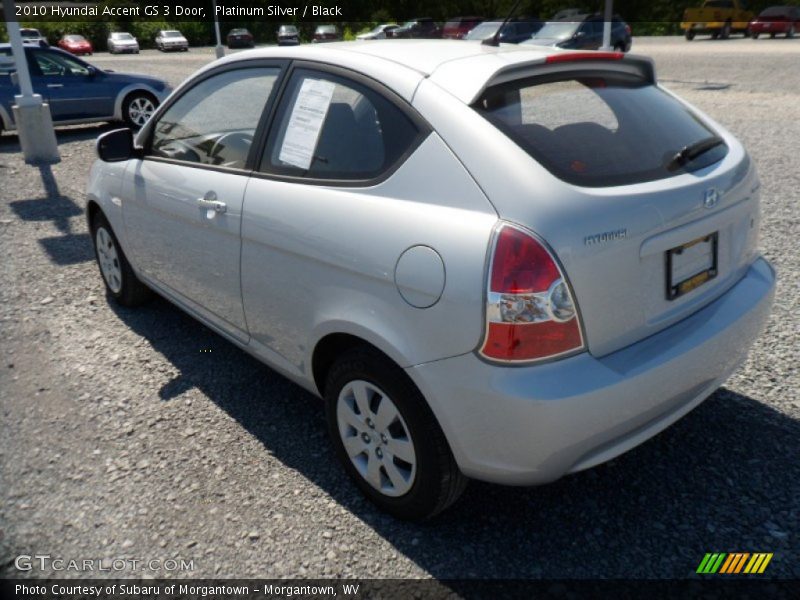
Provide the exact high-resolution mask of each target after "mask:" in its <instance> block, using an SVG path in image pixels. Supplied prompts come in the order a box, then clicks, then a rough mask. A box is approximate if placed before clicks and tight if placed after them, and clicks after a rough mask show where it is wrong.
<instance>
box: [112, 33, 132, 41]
mask: <svg viewBox="0 0 800 600" xmlns="http://www.w3.org/2000/svg"><path fill="white" fill-rule="evenodd" d="M111 37H112V38H113V39H115V40H132V39H133V36H132V35H131V34H130V33H112V34H111Z"/></svg>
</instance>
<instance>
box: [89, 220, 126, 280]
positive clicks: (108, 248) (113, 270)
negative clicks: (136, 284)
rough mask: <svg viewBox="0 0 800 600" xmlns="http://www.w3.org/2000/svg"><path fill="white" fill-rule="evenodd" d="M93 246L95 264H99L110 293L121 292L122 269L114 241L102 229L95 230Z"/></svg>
mask: <svg viewBox="0 0 800 600" xmlns="http://www.w3.org/2000/svg"><path fill="white" fill-rule="evenodd" d="M95 244H96V246H97V262H99V263H100V271H101V272H102V273H103V279H105V280H106V284H108V287H109V289H111V291H112V292H114V293H115V294H119V292H120V290H122V267H121V266H120V262H119V255H118V254H117V247H116V245H115V244H114V240H113V238H112V237H111V234H110V233H109V232H108V231H107V230H106V229H105V228H104V227H98V228H97V233H96V234H95Z"/></svg>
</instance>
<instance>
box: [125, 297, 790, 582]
mask: <svg viewBox="0 0 800 600" xmlns="http://www.w3.org/2000/svg"><path fill="white" fill-rule="evenodd" d="M111 306H112V309H113V310H114V311H115V312H116V313H117V315H118V316H119V318H120V319H122V321H124V322H125V323H126V325H128V326H129V327H130V328H131V329H132V330H134V331H135V332H136V333H138V334H139V335H141V336H143V337H144V338H146V339H147V340H148V341H149V342H150V343H151V344H152V346H153V348H154V349H155V350H156V351H158V352H160V353H161V354H162V355H163V356H164V357H166V359H167V360H169V361H170V362H171V363H172V364H173V365H174V366H175V368H176V369H177V370H178V371H179V373H180V374H179V376H178V377H177V378H176V379H174V380H173V381H171V382H170V383H169V384H167V385H165V386H164V387H163V388H162V389H161V390H160V391H159V394H160V397H161V398H162V399H163V400H164V401H171V400H173V399H175V398H176V397H177V396H179V395H180V394H181V393H183V392H184V391H186V390H188V389H192V388H198V389H199V390H200V391H201V392H202V393H203V394H205V395H206V396H207V397H208V398H210V399H211V400H212V401H213V402H215V403H216V404H217V405H218V406H219V407H220V408H222V409H223V410H225V411H226V412H227V413H228V414H229V415H230V416H232V417H233V418H235V419H236V420H237V421H238V422H239V423H240V424H241V426H242V427H244V428H245V429H246V430H247V431H248V432H250V433H251V434H252V435H253V436H255V438H257V439H258V440H259V441H260V442H261V443H262V444H263V446H264V447H265V451H268V452H269V453H270V454H271V455H273V456H274V457H276V458H278V459H279V460H281V461H282V462H283V463H284V464H285V465H286V466H287V467H289V468H291V469H294V470H297V471H298V472H299V473H301V474H303V475H304V476H305V477H306V478H308V479H309V480H310V481H311V482H313V483H314V484H315V485H317V486H319V487H320V488H321V489H323V490H325V491H326V492H327V493H328V494H330V495H331V496H332V497H333V498H334V499H335V500H336V501H337V502H339V503H340V504H341V505H342V506H344V507H346V508H347V509H348V510H350V511H351V512H352V513H354V514H355V515H356V516H357V517H358V518H360V519H361V520H363V521H364V522H366V523H368V524H369V525H370V526H371V527H373V528H374V530H375V531H376V532H378V533H379V534H380V535H381V536H382V537H384V538H385V539H386V540H387V541H389V542H390V543H391V544H393V545H394V546H395V547H396V548H397V550H398V551H399V552H401V553H402V554H404V555H405V556H407V557H408V558H410V559H411V560H413V561H414V562H416V563H417V564H418V565H419V566H420V567H421V568H423V569H424V570H426V571H428V572H429V573H431V574H432V575H433V576H434V577H437V578H440V579H453V578H536V577H556V578H557V577H618V578H637V577H651V578H653V577H656V578H669V577H685V576H689V575H691V574H693V573H694V571H695V569H696V568H697V566H698V564H699V562H700V560H701V559H702V558H703V555H704V554H705V553H706V552H714V551H717V552H719V551H726V552H732V551H742V552H774V553H775V559H773V562H772V564H771V566H770V571H771V573H772V575H773V576H776V575H782V576H784V577H786V576H791V575H794V576H795V577H796V576H797V575H798V574H799V573H800V571H798V567H797V565H798V564H800V563H798V560H797V558H799V557H798V556H797V550H796V544H791V543H790V542H791V540H792V538H793V537H794V536H796V535H797V534H798V532H797V531H791V530H790V528H791V526H788V525H785V523H789V522H790V523H797V511H798V505H797V498H798V497H800V461H798V460H797V457H798V456H800V422H798V421H797V420H795V419H792V418H790V417H788V416H787V415H784V414H783V413H781V412H778V411H776V410H774V409H772V408H770V407H769V406H767V405H765V404H763V403H761V402H759V401H758V400H757V399H753V398H749V397H746V396H742V395H740V394H737V393H735V392H733V391H731V390H728V389H725V388H723V389H720V390H719V391H717V392H716V393H715V394H714V395H713V396H712V397H711V398H709V399H708V401H706V402H705V403H704V404H702V405H701V406H700V407H698V408H697V409H696V410H694V411H693V412H692V413H691V414H689V415H688V416H687V417H685V418H684V419H683V420H681V421H680V422H679V423H677V424H676V425H675V426H673V427H672V428H670V429H668V430H667V431H665V432H663V433H661V434H660V435H658V436H657V437H655V438H654V439H652V440H650V441H649V442H647V443H646V444H644V445H642V446H640V447H639V448H637V449H635V450H633V451H631V452H629V453H627V454H625V455H623V456H621V457H619V458H617V459H616V460H613V461H611V462H610V463H608V464H606V465H602V466H600V467H597V468H594V469H591V470H589V471H586V472H583V473H578V474H574V475H570V476H567V477H565V478H563V479H561V480H560V481H557V482H555V483H552V484H550V485H546V486H542V487H538V488H511V487H503V486H498V485H489V484H483V483H478V482H471V484H470V486H469V487H468V489H467V491H466V493H465V494H464V496H463V497H462V498H461V500H460V501H459V502H458V503H457V504H456V505H454V506H453V507H452V508H451V509H450V510H448V511H447V512H445V513H444V514H442V515H440V516H439V517H437V518H436V519H435V520H433V521H432V522H429V523H425V524H410V523H403V522H399V521H396V520H394V519H392V518H390V517H388V516H386V515H384V514H383V513H381V512H379V511H378V510H377V509H375V508H374V507H373V506H372V505H371V504H370V503H369V502H367V501H365V500H364V499H362V497H361V496H360V495H359V494H358V493H357V492H356V491H355V488H354V487H353V486H352V484H351V483H350V482H349V481H348V480H347V478H346V475H345V473H344V471H343V469H342V468H341V467H340V466H339V465H338V464H337V462H336V460H335V458H334V456H333V453H332V451H331V447H330V445H329V443H328V441H327V439H326V431H325V422H324V417H323V412H322V404H321V402H320V401H319V400H318V399H317V398H315V397H314V396H312V395H311V394H309V393H307V392H305V391H304V390H302V389H301V388H299V387H298V386H296V385H294V384H292V383H290V382H288V381H287V380H285V379H284V378H282V377H281V376H279V375H277V374H276V373H274V372H273V371H271V370H270V369H269V368H267V367H265V366H263V365H261V364H260V363H259V362H258V361H256V360H255V359H253V358H252V357H250V356H248V355H247V354H246V353H244V352H242V351H241V350H239V349H238V348H236V347H235V346H233V345H232V344H230V343H228V342H227V341H225V340H223V339H222V338H221V337H219V336H218V335H216V334H215V333H213V332H211V331H210V330H209V329H207V328H206V327H204V326H203V325H201V324H200V323H198V322H196V321H195V320H193V319H192V318H190V317H188V316H187V315H185V314H184V313H182V312H181V311H180V310H179V309H177V308H175V307H173V306H172V305H171V304H169V303H168V302H166V301H165V300H162V299H160V298H158V299H156V300H154V301H153V302H152V303H150V304H148V305H147V306H145V307H141V308H139V309H136V310H131V309H125V308H120V307H118V306H116V305H114V304H112V305H111ZM209 350H211V351H209ZM298 432H300V433H298ZM598 548H602V549H603V551H602V552H600V553H598ZM447 585H451V587H454V589H456V588H457V587H458V585H459V584H455V583H452V582H449V583H447ZM456 591H458V589H456ZM462 591H463V590H462Z"/></svg>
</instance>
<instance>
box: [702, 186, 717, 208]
mask: <svg viewBox="0 0 800 600" xmlns="http://www.w3.org/2000/svg"><path fill="white" fill-rule="evenodd" d="M718 202H719V192H718V191H717V189H716V188H708V189H707V190H706V195H705V197H704V198H703V206H705V207H706V208H714V207H715V206H716V205H717V203H718Z"/></svg>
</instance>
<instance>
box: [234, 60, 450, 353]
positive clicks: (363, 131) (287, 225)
mask: <svg viewBox="0 0 800 600" xmlns="http://www.w3.org/2000/svg"><path fill="white" fill-rule="evenodd" d="M320 69H321V68H320ZM338 73H341V71H337V70H336V69H335V68H333V67H327V68H325V70H324V71H323V70H317V69H315V68H295V69H294V70H293V72H292V75H291V77H290V79H289V81H288V82H287V84H286V88H285V91H284V92H283V94H282V98H281V101H280V104H279V106H278V108H277V111H276V116H275V119H274V122H273V124H272V126H271V128H270V134H269V139H268V142H267V147H266V150H265V152H264V155H263V157H262V159H261V162H260V166H259V170H258V172H256V173H254V174H253V177H252V180H251V182H250V184H249V185H248V186H247V190H246V192H245V201H244V213H243V220H242V297H243V301H244V307H245V314H246V316H247V323H248V325H249V327H250V334H251V336H252V338H251V342H250V343H251V345H253V346H254V348H256V349H259V348H263V347H266V348H267V349H268V350H270V351H272V352H274V353H276V355H277V356H280V357H281V358H282V359H283V360H285V361H288V362H289V363H290V364H292V365H293V366H294V368H296V369H300V368H302V364H303V361H304V359H305V354H304V352H305V344H306V343H307V340H308V335H309V332H310V330H311V329H312V327H313V325H314V322H315V320H316V319H317V317H318V315H316V314H315V313H314V309H315V307H316V306H319V305H320V304H323V305H324V304H326V300H325V298H329V299H331V300H332V299H334V298H336V299H337V300H340V299H341V297H342V295H343V294H351V293H352V294H353V296H354V297H360V294H361V293H362V292H363V293H364V297H366V295H367V289H368V288H369V287H371V286H377V288H378V289H377V291H376V292H375V294H376V295H378V296H380V295H382V294H386V295H388V298H389V299H390V300H394V299H395V298H397V297H398V296H397V292H396V291H395V287H394V282H393V280H392V279H391V272H392V270H393V268H394V265H395V263H396V262H397V259H398V256H399V255H400V253H401V252H402V250H403V249H404V248H406V247H408V246H409V245H411V242H409V241H408V240H401V239H400V237H401V236H402V235H404V233H407V232H403V231H401V229H402V228H398V226H397V223H398V220H399V221H402V220H403V219H404V217H402V216H399V214H395V215H394V216H396V217H398V220H395V219H394V218H393V216H392V214H391V213H390V212H383V211H384V208H385V206H386V205H392V206H394V205H397V206H402V208H403V209H406V210H408V211H409V212H413V211H412V207H413V206H414V204H413V203H412V202H396V203H393V202H391V201H390V199H389V198H386V199H385V202H380V201H379V199H378V198H379V196H380V195H381V194H388V195H389V196H390V197H392V196H393V195H394V194H398V193H402V194H412V193H413V190H411V189H408V188H409V186H403V189H402V190H400V191H399V192H398V190H397V189H394V188H392V189H391V190H390V191H386V190H388V189H389V187H390V186H387V187H386V188H380V187H378V188H376V187H375V186H376V185H377V184H379V183H380V181H381V180H382V179H386V177H388V176H389V174H391V173H392V171H393V170H394V169H396V168H398V167H399V165H401V164H402V163H404V161H406V159H407V158H408V156H409V155H410V154H411V153H412V152H413V151H414V149H415V148H416V147H417V146H418V145H419V144H420V143H421V142H422V140H423V139H425V136H427V134H428V130H426V126H425V125H424V124H422V123H420V122H419V121H415V120H414V117H413V115H411V116H409V113H407V112H405V111H404V110H403V109H402V108H400V107H399V104H397V103H395V102H394V101H392V100H391V98H392V97H391V96H385V95H383V93H382V92H381V91H378V90H376V89H375V88H376V87H377V84H374V86H372V85H368V84H367V83H366V80H364V81H363V82H362V81H361V80H359V81H355V80H353V79H350V77H349V76H348V77H346V76H343V75H341V74H338ZM345 73H346V72H345ZM455 187H457V186H455ZM417 212H419V211H417ZM410 218H414V217H410ZM369 224H372V225H369ZM404 244H405V245H404ZM370 248H372V249H373V250H370ZM387 273H389V276H388V277H389V278H388V279H387V275H386V274H387ZM354 308H355V307H354ZM365 310H368V309H365ZM375 318H381V317H379V316H378V315H375Z"/></svg>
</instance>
